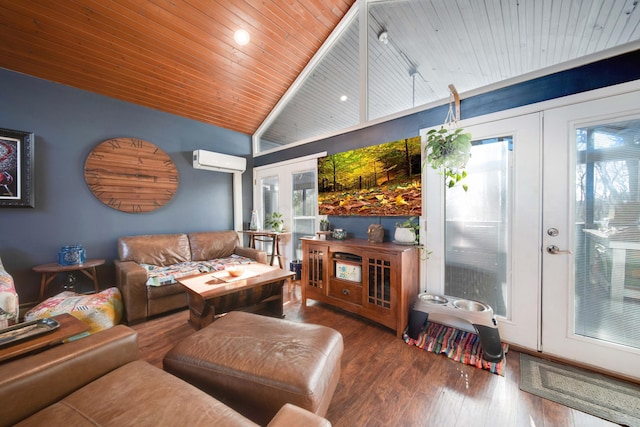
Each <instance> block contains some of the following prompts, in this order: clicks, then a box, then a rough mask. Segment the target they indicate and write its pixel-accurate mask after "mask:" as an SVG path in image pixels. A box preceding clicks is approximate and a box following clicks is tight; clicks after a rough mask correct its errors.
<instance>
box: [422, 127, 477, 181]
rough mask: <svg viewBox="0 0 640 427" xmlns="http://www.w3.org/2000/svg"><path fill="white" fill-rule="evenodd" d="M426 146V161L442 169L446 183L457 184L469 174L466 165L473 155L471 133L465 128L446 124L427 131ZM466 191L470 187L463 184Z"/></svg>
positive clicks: (437, 168)
mask: <svg viewBox="0 0 640 427" xmlns="http://www.w3.org/2000/svg"><path fill="white" fill-rule="evenodd" d="M426 136H427V144H426V146H425V154H426V158H427V159H426V163H427V164H429V165H430V166H431V167H432V168H433V169H436V170H441V171H442V173H443V175H444V177H445V185H446V186H447V187H449V188H451V187H453V186H455V185H456V184H458V183H459V182H460V181H462V180H463V179H464V178H466V176H467V171H466V170H465V167H466V165H467V162H468V161H469V158H470V157H471V134H470V133H468V132H466V133H465V132H464V129H462V128H457V129H451V128H446V127H444V126H442V127H440V129H431V130H430V131H429V132H427V135H426ZM462 188H463V189H464V191H467V190H468V189H469V187H468V186H467V185H466V184H464V185H462Z"/></svg>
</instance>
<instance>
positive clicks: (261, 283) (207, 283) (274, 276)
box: [178, 263, 295, 329]
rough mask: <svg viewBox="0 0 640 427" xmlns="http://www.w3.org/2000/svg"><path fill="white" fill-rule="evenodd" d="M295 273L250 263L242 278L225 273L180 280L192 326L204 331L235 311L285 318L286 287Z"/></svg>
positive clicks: (218, 272) (212, 273) (217, 272)
mask: <svg viewBox="0 0 640 427" xmlns="http://www.w3.org/2000/svg"><path fill="white" fill-rule="evenodd" d="M293 276H295V273H293V272H291V271H286V270H282V269H281V268H276V267H272V266H269V265H265V264H258V263H254V264H248V265H246V267H245V272H244V274H243V275H242V276H240V277H238V278H233V277H231V276H229V274H228V273H226V272H225V271H215V272H211V273H204V274H198V275H196V276H188V277H183V278H181V279H178V283H180V284H181V285H182V286H184V287H185V289H186V290H187V299H188V303H189V323H190V324H191V326H193V327H194V328H195V329H201V328H203V327H205V326H207V325H209V324H210V323H211V322H213V321H214V320H215V318H216V316H219V315H221V314H223V313H227V312H229V311H232V310H240V311H248V312H252V313H258V314H263V315H267V316H271V317H283V316H282V313H283V312H282V302H283V299H282V286H283V285H284V282H285V280H288V279H291V278H292V277H293Z"/></svg>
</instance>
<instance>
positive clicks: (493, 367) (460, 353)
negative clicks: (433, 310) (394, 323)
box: [403, 322, 509, 376]
mask: <svg viewBox="0 0 640 427" xmlns="http://www.w3.org/2000/svg"><path fill="white" fill-rule="evenodd" d="M403 338H404V341H405V342H406V343H407V344H409V345H415V346H416V347H418V348H421V349H423V350H426V351H430V352H432V353H436V354H444V355H446V356H447V357H448V358H449V359H452V360H455V361H456V362H460V363H464V364H465V365H471V366H475V367H476V368H480V369H485V370H487V371H490V372H493V373H494V374H498V375H502V376H504V372H505V369H506V365H507V350H508V348H509V346H508V345H507V344H505V343H503V344H502V348H503V350H504V358H503V359H502V360H501V361H500V362H498V363H494V362H487V361H486V360H484V359H483V358H482V347H481V346H480V338H479V337H478V335H477V334H474V333H472V332H467V331H463V330H461V329H456V328H452V327H450V326H445V325H441V324H439V323H434V322H427V326H426V327H425V328H424V329H423V330H422V331H421V332H420V336H419V337H418V339H417V340H414V339H412V338H411V337H409V335H407V331H405V332H404V335H403Z"/></svg>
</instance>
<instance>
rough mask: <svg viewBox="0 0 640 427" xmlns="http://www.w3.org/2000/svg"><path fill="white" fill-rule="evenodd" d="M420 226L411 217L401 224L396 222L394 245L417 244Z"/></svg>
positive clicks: (414, 218)
mask: <svg viewBox="0 0 640 427" xmlns="http://www.w3.org/2000/svg"><path fill="white" fill-rule="evenodd" d="M419 231H420V224H418V220H417V219H416V217H414V216H412V217H411V218H408V219H406V220H404V221H402V222H396V231H395V233H394V235H393V241H394V242H395V243H400V244H405V245H413V244H416V243H417V242H418V238H419Z"/></svg>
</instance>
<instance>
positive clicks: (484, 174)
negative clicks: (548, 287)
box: [420, 113, 542, 349]
mask: <svg viewBox="0 0 640 427" xmlns="http://www.w3.org/2000/svg"><path fill="white" fill-rule="evenodd" d="M460 127H463V128H464V129H465V131H467V132H470V133H471V135H472V136H473V139H474V142H473V146H472V149H471V158H470V160H469V162H468V164H467V172H468V175H467V177H466V178H465V179H464V182H465V183H466V184H467V185H468V188H469V189H468V191H466V192H465V191H464V190H463V188H462V187H461V186H460V188H458V187H454V188H446V187H445V184H444V179H443V176H442V175H441V174H439V173H438V171H433V170H432V169H431V168H429V167H426V168H425V169H424V170H425V172H426V173H425V174H424V175H425V177H424V178H423V179H425V180H426V182H423V188H426V191H427V197H426V198H425V197H423V207H422V211H423V213H426V216H427V226H426V239H425V242H424V243H425V245H426V247H427V249H428V250H429V251H430V254H429V258H428V260H426V261H424V264H423V269H424V271H425V274H424V276H425V278H424V283H425V285H426V286H425V287H426V289H425V290H427V291H429V292H435V293H440V294H445V295H451V296H455V297H460V298H466V299H472V300H477V301H481V302H483V303H486V304H489V305H490V306H491V307H492V308H493V310H494V312H495V313H496V315H497V316H498V327H499V328H500V336H501V338H502V339H503V340H505V341H508V342H510V343H512V344H516V345H518V346H521V347H525V348H530V349H538V347H539V325H540V308H539V301H540V277H541V276H540V232H539V230H540V218H541V204H540V194H541V187H540V184H541V178H540V174H541V164H542V163H541V135H540V129H541V115H540V114H537V113H533V114H528V115H524V116H518V117H512V118H505V119H501V120H494V121H490V122H487V123H483V124H477V125H469V124H466V123H463V122H460ZM428 131H429V129H423V130H421V135H424V134H426V132H428ZM516 189H517V190H516ZM425 200H428V201H429V202H428V203H425ZM420 234H421V238H422V234H423V233H420Z"/></svg>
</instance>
